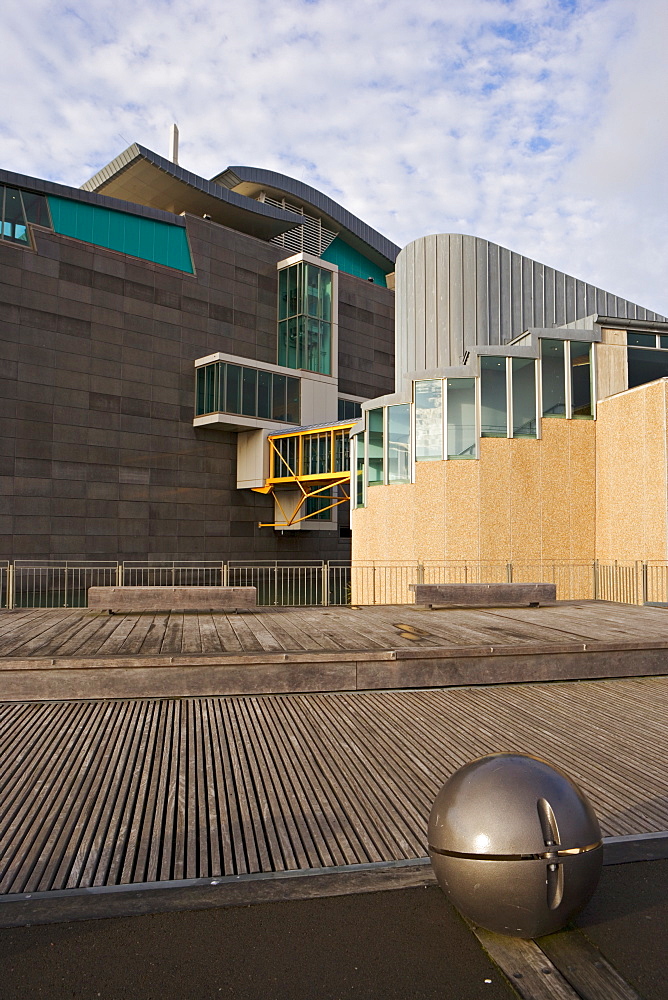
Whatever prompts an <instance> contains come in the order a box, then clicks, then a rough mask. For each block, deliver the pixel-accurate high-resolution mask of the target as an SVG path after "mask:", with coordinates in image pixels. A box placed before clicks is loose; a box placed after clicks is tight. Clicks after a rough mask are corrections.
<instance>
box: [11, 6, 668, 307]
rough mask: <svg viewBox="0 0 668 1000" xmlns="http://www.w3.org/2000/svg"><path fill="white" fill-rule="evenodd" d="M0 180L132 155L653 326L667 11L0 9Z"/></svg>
mask: <svg viewBox="0 0 668 1000" xmlns="http://www.w3.org/2000/svg"><path fill="white" fill-rule="evenodd" d="M2 24H3V39H4V41H3V58H2V60H1V61H0V75H1V77H2V85H3V87H2V90H3V94H4V100H3V101H2V106H1V108H0V146H1V148H2V158H1V159H0V164H1V165H2V166H4V167H5V168H6V169H9V170H17V171H20V172H21V173H27V174H33V175H35V176H38V177H46V178H49V179H52V180H57V181H61V182H63V183H67V184H72V185H79V184H81V183H82V182H83V181H84V180H86V179H87V178H88V177H89V176H91V175H92V174H93V173H95V172H96V171H97V170H98V169H99V168H100V167H101V166H103V165H104V164H105V163H107V162H108V161H109V160H110V159H112V158H113V157H114V156H116V155H117V154H118V153H120V152H121V150H123V149H124V148H125V147H126V146H128V145H129V144H130V143H131V142H139V143H142V144H143V145H145V146H148V147H149V148H151V149H153V150H155V151H156V152H158V153H161V154H163V155H167V152H168V143H169V126H170V124H171V122H173V121H176V122H177V123H178V125H179V128H180V132H181V149H180V162H181V164H182V165H183V166H185V167H187V168H188V169H190V170H193V171H195V172H196V173H198V174H201V175H203V176H205V177H209V176H212V175H213V174H215V173H218V172H220V171H221V170H222V169H223V168H224V167H226V166H228V165H233V164H245V165H252V166H261V167H266V168H269V169H275V170H279V171H281V172H283V173H287V174H290V175H291V176H293V177H297V178H299V179H300V180H303V181H306V182H307V183H309V184H312V185H314V186H315V187H317V188H319V189H320V190H322V191H324V192H325V193H327V194H329V195H330V196H331V197H333V198H335V199H336V200H337V201H339V202H341V203H342V204H343V205H345V206H346V207H347V208H349V209H350V210H351V211H352V212H354V213H355V214H356V215H359V216H360V217H361V218H363V219H364V220H365V221H366V222H369V223H370V224H371V225H372V226H374V227H375V228H376V229H378V230H380V231H381V232H382V233H384V234H385V235H386V236H388V237H389V238H390V239H392V240H394V242H395V243H398V244H400V245H402V246H403V245H404V244H406V243H407V242H409V241H410V240H411V239H414V238H415V237H417V236H421V235H424V234H425V233H430V232H465V233H471V234H474V235H477V236H483V237H486V238H487V239H491V240H493V241H494V242H497V243H501V244H503V245H504V246H508V247H510V248H512V249H514V250H517V251H519V252H520V253H523V254H527V255H528V256H530V257H534V258H536V259H538V260H541V261H543V262H545V263H547V264H551V265H552V266H554V267H557V268H559V269H561V270H564V271H567V272H569V273H571V274H575V275H577V276H578V277H582V278H584V279H586V280H587V281H590V282H592V283H593V284H596V285H599V286H602V287H603V288H606V289H608V290H610V291H613V292H615V293H617V294H620V295H623V296H624V297H626V298H629V299H631V300H632V301H635V302H638V303H640V304H641V305H644V306H646V307H648V308H650V309H653V310H655V311H658V312H660V313H663V314H666V315H668V284H667V282H666V276H667V275H668V237H667V233H668V198H667V188H668V168H667V166H666V164H667V163H668V126H667V124H666V123H667V118H666V111H665V107H666V98H667V97H668V61H667V60H666V59H665V49H666V42H667V41H668V4H666V0H456V2H455V0H420V2H410V0H244V2H243V3H238V2H234V3H233V2H231V0H227V2H225V0H222V2H220V0H219V2H217V3H216V2H215V0H213V2H212V0H209V2H208V3H201V2H198V0H141V2H139V3H137V0H86V2H85V3H84V2H82V0H71V2H69V3H61V2H57V0H56V2H53V0H52V2H50V0H5V3H4V4H3V16H2Z"/></svg>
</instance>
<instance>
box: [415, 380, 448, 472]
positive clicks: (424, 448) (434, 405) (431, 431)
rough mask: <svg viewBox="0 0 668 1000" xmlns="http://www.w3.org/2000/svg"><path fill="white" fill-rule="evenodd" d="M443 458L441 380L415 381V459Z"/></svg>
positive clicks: (429, 460) (424, 460)
mask: <svg viewBox="0 0 668 1000" xmlns="http://www.w3.org/2000/svg"><path fill="white" fill-rule="evenodd" d="M440 458H443V380H442V379H440V378H433V379H424V380H423V381H420V382H416V383H415V461H416V462H433V461H437V460H438V459H440Z"/></svg>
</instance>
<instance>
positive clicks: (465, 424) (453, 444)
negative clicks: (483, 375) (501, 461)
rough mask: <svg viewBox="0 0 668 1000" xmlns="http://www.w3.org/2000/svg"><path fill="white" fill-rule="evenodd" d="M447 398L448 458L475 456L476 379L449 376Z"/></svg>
mask: <svg viewBox="0 0 668 1000" xmlns="http://www.w3.org/2000/svg"><path fill="white" fill-rule="evenodd" d="M446 399H447V408H448V424H447V426H448V451H447V455H448V458H475V457H476V444H477V438H476V426H475V379H474V378H449V379H448V380H447V396H446Z"/></svg>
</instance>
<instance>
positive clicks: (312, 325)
mask: <svg viewBox="0 0 668 1000" xmlns="http://www.w3.org/2000/svg"><path fill="white" fill-rule="evenodd" d="M331 354H332V272H331V271H327V270H325V268H322V267H317V266H316V265H315V264H309V263H307V262H306V261H299V262H298V263H297V264H292V265H291V266H290V267H284V268H282V269H281V270H280V271H279V272H278V363H279V365H284V366H285V367H286V368H303V369H305V370H306V371H309V372H319V373H320V374H321V375H331V372H332V356H331Z"/></svg>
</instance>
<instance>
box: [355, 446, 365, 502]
mask: <svg viewBox="0 0 668 1000" xmlns="http://www.w3.org/2000/svg"><path fill="white" fill-rule="evenodd" d="M355 441H356V443H357V447H356V455H357V468H356V476H357V479H356V490H355V502H356V506H357V507H363V506H364V434H363V433H362V434H358V435H357V437H356V438H355Z"/></svg>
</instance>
